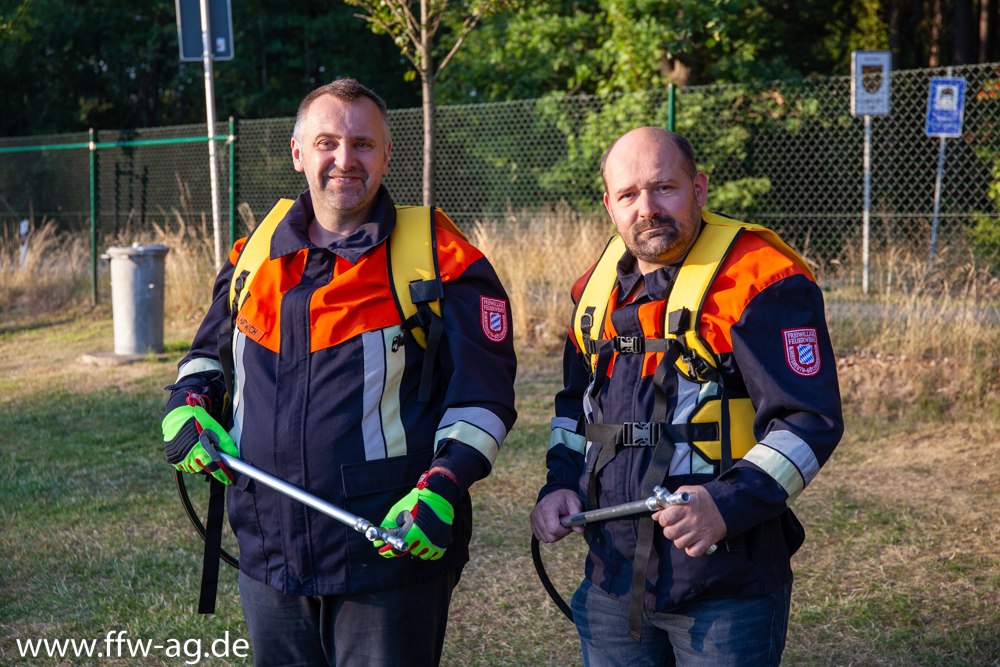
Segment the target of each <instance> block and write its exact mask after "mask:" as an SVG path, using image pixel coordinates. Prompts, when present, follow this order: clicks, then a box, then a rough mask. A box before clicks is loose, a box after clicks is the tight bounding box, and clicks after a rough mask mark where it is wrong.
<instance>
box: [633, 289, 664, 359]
mask: <svg viewBox="0 0 1000 667" xmlns="http://www.w3.org/2000/svg"><path fill="white" fill-rule="evenodd" d="M666 310H667V302H666V301H650V302H647V303H644V304H642V305H640V306H639V324H640V326H642V334H643V336H645V337H646V338H663V337H664V336H665V335H666V334H665V332H664V331H663V320H664V312H665V311H666ZM661 359H663V353H659V352H657V353H654V352H647V353H646V355H645V358H644V359H643V361H642V377H646V376H649V375H653V374H654V373H656V367H657V366H659V365H660V360H661Z"/></svg>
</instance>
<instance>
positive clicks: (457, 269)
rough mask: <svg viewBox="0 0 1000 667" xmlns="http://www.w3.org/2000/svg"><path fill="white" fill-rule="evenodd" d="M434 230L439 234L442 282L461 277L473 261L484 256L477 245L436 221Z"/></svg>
mask: <svg viewBox="0 0 1000 667" xmlns="http://www.w3.org/2000/svg"><path fill="white" fill-rule="evenodd" d="M435 220H436V215H435ZM434 231H435V234H436V235H437V246H438V247H437V253H438V271H440V272H441V280H442V282H448V281H451V280H455V279H456V278H458V277H460V276H461V275H462V274H463V273H465V270H466V269H467V268H469V266H471V265H472V263H473V262H475V261H477V260H479V259H480V258H481V257H482V256H483V253H481V252H480V251H479V249H478V248H476V246H474V245H472V244H471V243H469V242H468V241H466V240H465V239H463V238H462V237H460V236H458V235H457V234H455V233H454V232H452V231H451V230H449V229H446V228H445V227H442V226H441V225H440V224H437V223H435V230H434Z"/></svg>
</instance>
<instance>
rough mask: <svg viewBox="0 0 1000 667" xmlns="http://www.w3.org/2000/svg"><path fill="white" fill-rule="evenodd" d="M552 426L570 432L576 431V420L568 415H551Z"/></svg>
mask: <svg viewBox="0 0 1000 667" xmlns="http://www.w3.org/2000/svg"><path fill="white" fill-rule="evenodd" d="M552 428H553V429H557V428H564V429H566V430H567V431H569V432H570V433H576V420H575V419H570V418H569V417H553V418H552Z"/></svg>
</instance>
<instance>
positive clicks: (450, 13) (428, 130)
mask: <svg viewBox="0 0 1000 667" xmlns="http://www.w3.org/2000/svg"><path fill="white" fill-rule="evenodd" d="M345 2H347V4H349V5H353V6H355V7H361V8H362V9H363V10H364V11H365V13H364V14H355V16H356V17H358V18H360V19H364V20H365V21H367V22H368V24H369V25H370V26H371V29H372V31H373V32H374V33H376V34H384V35H389V36H390V37H392V41H393V43H394V44H395V45H396V46H397V47H399V50H400V53H402V54H403V55H404V56H405V57H406V59H407V60H409V61H410V64H412V65H413V68H414V70H415V71H411V72H408V73H407V74H408V75H409V76H408V77H407V78H408V79H410V80H412V79H414V78H416V77H417V76H419V77H420V92H421V98H422V101H423V111H424V175H423V200H424V206H430V205H431V204H432V203H433V202H434V135H435V131H434V128H435V122H434V121H435V118H434V115H435V114H434V111H435V100H434V84H435V82H436V81H437V78H438V76H440V75H441V72H442V71H443V70H444V68H445V67H447V65H448V63H449V62H450V61H451V59H452V58H453V57H454V56H455V54H456V53H458V50H459V49H460V48H461V47H462V43H463V42H464V41H465V39H466V38H467V37H468V36H469V34H470V33H471V32H472V30H473V29H474V28H475V27H476V25H477V24H478V23H479V21H480V20H482V18H483V17H484V16H485V15H486V14H488V13H491V12H493V11H494V10H495V9H496V8H497V7H498V6H500V4H501V3H502V0H452V2H450V3H449V0H420V2H419V8H418V10H417V12H418V13H417V14H415V13H414V11H413V2H412V0H377V1H375V0H345ZM449 4H450V8H449ZM418 14H419V16H418ZM445 19H448V25H452V26H454V28H455V29H454V30H452V31H451V33H452V35H451V36H452V39H451V40H450V43H449V44H448V46H447V49H448V51H447V53H445V55H444V57H443V58H441V59H440V60H439V61H438V62H437V64H435V59H434V55H435V54H434V51H435V41H434V38H435V36H436V35H437V33H438V30H439V29H440V28H441V25H442V22H443V21H445ZM439 48H440V45H439Z"/></svg>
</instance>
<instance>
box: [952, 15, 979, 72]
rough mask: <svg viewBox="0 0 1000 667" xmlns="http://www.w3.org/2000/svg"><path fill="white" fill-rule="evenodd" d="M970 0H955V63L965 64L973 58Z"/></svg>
mask: <svg viewBox="0 0 1000 667" xmlns="http://www.w3.org/2000/svg"><path fill="white" fill-rule="evenodd" d="M973 34H974V33H973V28H972V0H955V60H954V64H955V65H967V64H968V63H970V62H972V58H973V55H972V53H973V48H974V47H973V44H972V40H973Z"/></svg>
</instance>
